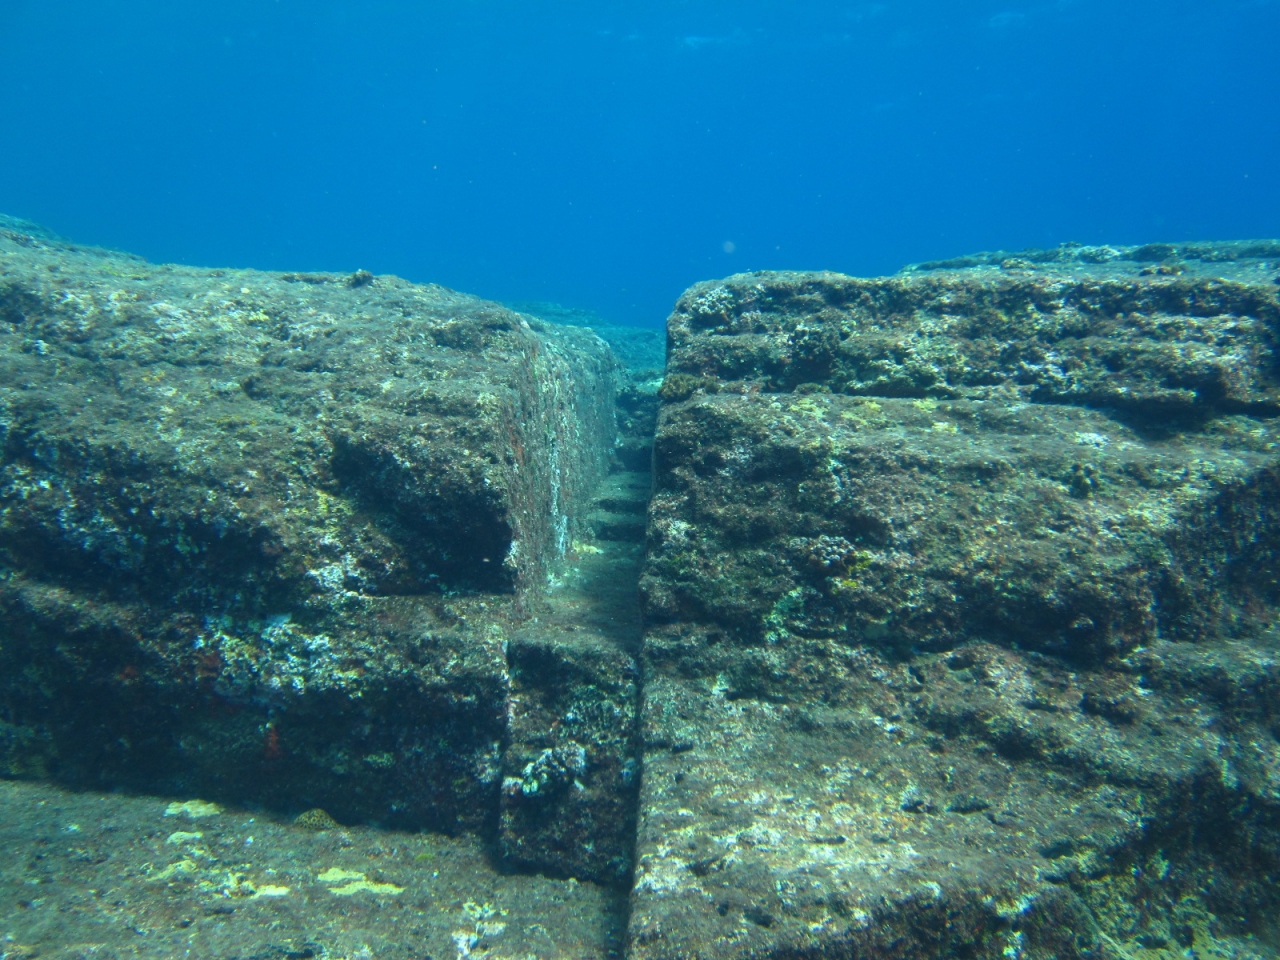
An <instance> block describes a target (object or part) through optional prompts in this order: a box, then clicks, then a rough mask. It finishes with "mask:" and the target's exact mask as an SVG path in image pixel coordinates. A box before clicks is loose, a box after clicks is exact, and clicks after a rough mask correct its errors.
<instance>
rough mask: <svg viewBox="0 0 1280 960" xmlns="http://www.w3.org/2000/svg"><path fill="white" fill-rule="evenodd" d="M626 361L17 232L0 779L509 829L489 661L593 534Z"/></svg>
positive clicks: (7, 394) (428, 298) (3, 470)
mask: <svg viewBox="0 0 1280 960" xmlns="http://www.w3.org/2000/svg"><path fill="white" fill-rule="evenodd" d="M614 366H615V365H614V361H613V359H612V356H611V354H610V352H609V350H608V348H607V347H606V346H605V345H604V344H603V343H602V342H601V341H600V340H599V339H598V338H596V337H595V336H593V335H592V334H591V333H590V332H589V331H582V330H571V329H563V328H557V327H553V326H550V325H547V324H543V323H541V322H540V321H536V320H532V319H531V318H530V319H526V318H523V317H522V316H521V315H519V314H516V313H513V312H511V311H509V310H506V309H505V308H502V307H500V306H497V305H495V304H491V303H486V302H484V301H481V300H478V299H475V298H473V297H468V296H464V295H461V294H458V293H454V292H452V291H449V290H446V289H444V288H441V287H435V286H415V285H413V284H410V283H407V282H404V281H401V280H398V279H396V278H392V277H372V276H370V275H369V274H366V273H356V274H353V275H351V276H332V275H328V274H284V275H280V274H265V273H256V272H251V271H223V270H197V269H191V268H185V267H173V266H154V265H151V264H148V263H145V262H144V261H142V260H139V259H136V258H132V257H129V256H125V255H120V254H115V253H108V252H103V251H97V250H88V249H83V248H77V247H75V246H72V245H68V244H65V243H60V242H58V241H56V240H55V239H53V238H50V237H47V236H39V235H33V234H32V233H29V232H23V231H22V230H19V229H13V230H0V687H2V688H3V692H2V694H0V700H2V701H3V703H4V713H3V718H2V719H3V721H4V726H3V728H2V729H0V737H2V738H3V739H2V741H0V746H3V751H2V752H0V757H2V758H3V763H4V766H5V769H7V770H8V771H10V772H40V771H42V770H43V771H47V772H49V773H52V774H55V775H57V776H59V777H62V778H64V779H68V780H72V781H75V782H78V783H99V784H126V785H130V786H134V787H141V788H147V789H169V790H178V789H181V790H183V791H200V792H202V793H203V794H205V795H216V796H221V797H225V798H227V799H231V800H234V801H239V802H244V801H249V800H257V801H261V802H266V803H270V804H272V805H273V806H277V807H283V808H286V809H290V808H292V809H295V810H297V809H305V808H307V807H312V806H320V807H324V808H325V809H327V810H328V811H329V812H330V813H332V814H333V815H334V816H337V817H339V818H349V819H366V820H368V819H372V820H377V821H380V822H385V823H395V824H400V825H406V826H433V827H436V828H441V829H446V830H453V829H458V828H460V827H461V828H468V829H473V828H478V827H479V826H480V825H481V824H484V823H491V822H496V818H497V805H498V798H499V787H500V780H501V776H502V769H501V764H502V756H501V751H502V744H503V741H504V738H505V736H506V728H507V715H508V695H509V687H510V674H509V669H508V663H507V659H506V652H505V646H504V645H505V642H506V640H507V638H508V636H509V634H510V626H511V623H512V621H513V618H518V616H519V614H520V612H521V610H522V608H524V607H525V606H527V605H528V604H529V603H530V602H533V601H534V599H535V598H536V597H537V595H538V594H539V593H540V592H541V590H542V589H543V587H544V585H545V583H546V581H547V578H548V576H549V575H550V574H551V573H552V572H553V571H554V570H555V569H556V568H557V566H558V565H559V564H560V563H561V562H562V560H563V558H564V557H565V555H566V554H567V552H568V551H569V550H570V549H571V545H572V543H573V540H574V538H575V536H578V535H579V534H580V532H581V531H582V530H584V529H585V525H584V524H583V522H582V521H581V515H582V513H583V512H584V511H585V510H586V509H587V508H588V507H589V506H591V503H592V502H591V497H592V494H593V492H594V489H595V486H596V484H597V483H598V482H599V480H600V479H601V477H602V476H603V475H604V473H605V471H606V470H607V465H608V458H609V454H610V450H611V448H612V444H613V436H614V429H615V427H614V420H613V399H614V389H615V387H614Z"/></svg>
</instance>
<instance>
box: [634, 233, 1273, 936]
mask: <svg viewBox="0 0 1280 960" xmlns="http://www.w3.org/2000/svg"><path fill="white" fill-rule="evenodd" d="M1273 248H1274V249H1273ZM1268 251H1270V252H1268ZM1272 257H1275V259H1269V258H1272ZM1278 266H1280V246H1277V245H1271V246H1267V245H1265V244H1263V245H1259V244H1235V245H1232V244H1227V245H1220V246H1218V247H1213V246H1211V245H1198V246H1195V245H1192V246H1185V247H1183V246H1180V247H1176V248H1174V247H1171V248H1169V251H1167V252H1166V254H1162V255H1161V256H1159V257H1157V256H1155V255H1154V253H1153V252H1152V251H1151V250H1148V249H1146V248H1142V249H1134V248H1064V249H1062V250H1059V251H1056V252H1053V251H1039V252H1035V255H1034V256H1031V255H1029V256H1027V257H1018V256H1010V255H1000V256H999V257H998V258H997V257H995V256H994V255H983V256H981V257H978V258H973V260H972V262H970V261H968V260H966V261H964V262H957V263H943V264H933V265H922V266H921V267H917V268H912V269H910V270H908V271H905V272H904V273H903V274H901V275H899V276H896V277H889V278H882V279H876V280H860V279H854V278H850V277H844V276H840V275H837V274H802V273H788V274H778V273H761V274H745V275H739V276H735V277H731V278H728V279H727V280H724V281H718V282H710V283H704V284H699V285H697V286H695V287H693V288H692V289H690V290H689V291H688V292H687V293H686V294H685V295H684V297H682V298H681V300H680V301H679V303H678V304H677V306H676V308H675V311H674V313H673V314H672V316H671V319H670V321H669V324H668V334H669V345H670V353H669V362H668V367H667V375H666V378H665V380H664V383H663V386H662V389H661V394H662V397H663V401H664V402H663V407H662V411H661V414H660V417H659V421H658V428H657V437H656V441H655V453H654V464H655V474H654V496H653V500H652V503H651V506H650V513H649V536H648V551H647V559H646V567H645V573H644V575H643V578H642V587H643V592H644V598H645V615H646V624H647V626H646V635H645V643H644V654H643V664H644V669H645V695H644V709H643V712H642V735H643V739H644V744H645V776H644V783H643V787H642V792H641V800H640V815H639V828H638V829H639V832H638V847H637V858H638V859H637V873H636V883H635V887H634V891H633V895H632V917H631V942H632V955H633V956H635V957H641V958H655V960H656V958H674V957H682V958H684V957H690V958H691V957H699V958H703V957H706V958H710V957H724V958H729V957H752V958H763V957H779V958H781V957H799V956H823V957H858V956H866V955H871V954H881V953H886V954H892V955H894V956H901V957H921V958H923V957H941V956H946V955H949V954H953V953H957V952H959V953H963V954H965V955H968V956H991V957H997V956H1004V957H1008V956H1027V957H1035V958H1040V957H1044V958H1048V957H1050V956H1057V957H1064V956H1086V955H1089V956H1102V955H1105V956H1123V955H1126V953H1127V951H1129V950H1133V949H1148V948H1150V949H1156V948H1157V947H1158V946H1159V945H1161V944H1171V945H1174V946H1171V947H1170V949H1185V948H1186V946H1187V945H1188V944H1189V943H1190V942H1192V941H1194V942H1195V943H1197V944H1198V945H1200V946H1202V947H1206V948H1212V949H1219V948H1221V949H1227V947H1226V946H1224V945H1225V944H1228V943H1229V942H1237V943H1243V942H1244V941H1233V940H1232V938H1233V937H1246V936H1250V935H1253V936H1274V934H1275V930H1274V929H1272V928H1271V927H1269V926H1268V923H1269V920H1268V918H1269V917H1271V916H1274V915H1275V911H1276V910H1277V908H1278V907H1280V903H1278V902H1277V900H1276V890H1277V889H1280V887H1278V886H1277V879H1278V878H1280V843H1278V842H1277V838H1278V837H1280V832H1278V830H1280V727H1278V726H1277V722H1276V717H1277V713H1276V709H1275V705H1274V702H1273V700H1274V698H1273V696H1272V694H1273V693H1274V690H1275V685H1276V683H1277V681H1278V679H1280V673H1278V668H1277V664H1278V663H1280V638H1278V637H1277V635H1276V633H1275V631H1274V629H1273V627H1272V624H1273V623H1274V622H1275V621H1276V619H1277V614H1278V613H1280V611H1278V610H1277V607H1276V603H1277V594H1276V589H1275V579H1274V576H1275V575H1274V570H1275V560H1276V550H1277V546H1280V527H1277V525H1276V523H1275V518H1274V511H1273V510H1272V508H1271V503H1272V501H1273V500H1274V497H1273V496H1272V493H1273V487H1274V484H1275V477H1276V474H1277V469H1278V468H1280V463H1278V461H1277V457H1278V453H1277V451H1280V435H1277V430H1280V426H1278V424H1280V420H1278V419H1277V413H1280V375H1278V374H1277V370H1278V369H1280V366H1278V363H1277V354H1276V348H1277V343H1276V338H1277V336H1278V335H1280V307H1278V305H1277V296H1276V284H1275V283H1274V282H1273V280H1274V278H1275V277H1276V271H1277V267H1278ZM1237 704H1238V705H1239V706H1237ZM1225 819H1229V820H1230V821H1231V823H1232V828H1231V829H1230V830H1223V829H1221V828H1220V827H1219V824H1220V823H1222V822H1223V820H1225Z"/></svg>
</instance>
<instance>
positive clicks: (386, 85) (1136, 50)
mask: <svg viewBox="0 0 1280 960" xmlns="http://www.w3.org/2000/svg"><path fill="white" fill-rule="evenodd" d="M0 211H3V212H6V213H10V214H14V215H18V216H23V217H27V218H29V219H32V220H36V221H38V222H40V223H43V224H45V225H47V226H49V227H51V228H53V229H55V230H57V231H59V232H60V233H62V234H64V235H66V236H69V237H72V238H74V239H76V240H78V241H83V242H87V243H96V244H102V245H107V246H112V247H117V248H120V249H125V250H129V251H133V252H137V253H140V254H143V255H144V256H146V257H148V258H149V259H152V260H156V261H180V262H186V263H197V264H205V265H218V266H253V267H260V268H266V269H290V270H294V269H304V270H306V269H314V270H319V269H331V270H351V269H355V268H365V269H369V270H373V271H375V272H380V273H381V272H387V273H398V274H400V275H402V276H405V277H408V278H411V279H414V280H422V281H428V280H430V281H437V282H441V283H445V284H447V285H449V286H452V287H456V288H459V289H463V290H467V291H471V292H476V293H480V294H483V295H486V296H490V297H494V298H499V299H504V300H531V299H538V300H555V301H560V302H563V303H567V304H571V305H575V306H579V307H584V308H588V309H593V310H596V311H598V312H600V313H601V314H603V315H605V316H607V317H609V318H611V319H613V320H616V321H622V322H633V323H658V322H660V321H661V320H662V319H663V318H664V317H665V315H666V313H667V312H668V310H669V308H670V305H671V303H672V301H673V300H674V298H675V297H676V296H677V295H678V294H679V292H680V291H681V290H682V289H683V288H684V287H685V286H686V285H688V284H689V283H691V282H693V281H695V280H698V279H704V278H708V277H715V276H721V275H724V274H727V273H731V272H734V271H738V270H746V269H765V268H805V269H819V268H826V269H837V270H842V271H846V272H851V273H857V274H876V273H883V272H889V271H893V270H896V269H897V268H899V267H900V266H901V265H902V264H904V263H907V262H911V261H919V260H923V259H929V258H934V257H940V256H948V255H953V254H959V253H964V252H970V251H974V250H979V249H993V248H1004V249H1014V248H1020V247H1023V246H1028V245H1050V244H1055V243H1058V242H1060V241H1065V240H1076V241H1081V242H1086V243H1094V242H1114V243H1128V242H1143V241H1149V240H1179V239H1215V238H1236V237H1258V236H1277V235H1280V2H1274V0H1195V2H1189V0H1029V2H1014V0H1003V2H982V0H974V2H968V0H894V2H883V3H839V2H821V0H817V2H787V3H783V2H760V0H755V2H752V0H745V2H744V0H739V2H727V0H648V2H643V3H641V2H633V3H617V2H612V3H611V2H593V3H577V2H545V3H538V2H530V0H522V2H505V0H504V2H498V0H441V2H426V3H411V2H407V0H400V2H389V0H366V2H354V0H353V2H332V0H305V2H304V0H219V2H217V3H213V2H205V0H191V2H174V0H165V2H154V0H139V2H120V0H0Z"/></svg>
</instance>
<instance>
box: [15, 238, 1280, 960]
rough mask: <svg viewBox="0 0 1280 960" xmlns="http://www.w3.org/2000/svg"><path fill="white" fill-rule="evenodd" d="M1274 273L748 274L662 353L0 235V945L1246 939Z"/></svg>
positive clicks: (1252, 890)
mask: <svg viewBox="0 0 1280 960" xmlns="http://www.w3.org/2000/svg"><path fill="white" fill-rule="evenodd" d="M1278 289H1280V244H1277V243H1272V242H1249V243H1228V244H1178V245H1158V244H1156V245H1148V246H1145V247H1136V248H1126V247H1083V246H1067V247H1061V248H1055V249H1053V250H1036V251H1024V252H1022V253H1020V254H1008V253H991V254H979V255H975V256H972V257H964V258H958V259H956V260H953V261H944V262H938V263H931V264H920V265H916V266H913V267H909V268H907V269H906V270H904V271H903V272H902V273H900V274H898V275H896V276H892V277H885V278H878V279H857V278H852V277H846V276H842V275H838V274H831V273H758V274H744V275H739V276H735V277H730V278H728V279H725V280H721V281H715V282H709V283H704V284H699V285H697V286H695V287H693V288H692V289H690V290H689V291H688V292H687V293H686V294H685V295H684V296H683V297H681V298H680V300H679V301H678V303H677V305H676V308H675V311H674V312H673V314H672V316H671V318H670V321H669V323H668V328H667V362H666V370H665V375H664V376H662V377H659V376H658V371H657V370H655V369H654V368H653V364H654V361H655V358H656V350H655V347H656V344H655V341H654V338H653V336H652V335H651V334H645V333H643V332H637V331H630V330H624V329H622V328H612V329H608V330H603V331H602V335H601V336H597V335H596V334H594V333H593V332H591V330H589V329H587V328H586V327H583V326H580V324H581V323H585V322H595V320H594V319H593V318H589V317H586V316H585V315H581V314H580V313H579V312H574V311H566V309H565V308H560V307H555V305H549V304H538V305H531V306H530V307H529V309H528V311H526V312H516V311H513V310H510V309H508V308H506V307H503V306H500V305H498V304H493V303H489V302H486V301H482V300H479V299H476V298H473V297H469V296H466V295H463V294H459V293H456V292H454V291H450V290H446V289H444V288H441V287H436V286H430V285H425V286H424V285H414V284H411V283H407V282H405V281H402V280H399V279H396V278H394V277H375V276H372V275H371V274H368V273H365V272H363V271H358V272H355V273H350V274H327V273H326V274H319V273H284V274H281V273H263V272H254V271H233V270H201V269H195V268H189V267H176V266H157V265H152V264H149V263H146V262H145V261H142V260H140V259H137V258H133V257H129V256H127V255H124V254H118V253H113V252H108V251H101V250H94V249H88V248H82V247H78V246H76V245H74V244H71V243H69V242H67V241H65V240H62V239H60V238H58V237H57V236H55V235H53V234H51V233H48V232H47V231H42V230H40V229H39V228H37V227H35V226H33V225H31V224H27V223H25V222H23V221H16V220H12V219H0V774H2V775H3V776H5V777H6V778H10V780H9V782H8V783H7V784H6V785H5V786H4V790H2V791H0V808H2V809H0V812H2V813H3V814H4V816H3V817H0V829H3V831H4V835H5V844H6V847H5V849H6V851H8V850H9V849H10V848H12V850H13V851H16V852H17V856H15V857H11V858H10V859H11V860H12V861H13V862H12V863H11V864H9V865H7V866H4V867H0V897H4V898H8V901H9V902H8V904H7V905H5V904H0V910H7V911H8V915H7V916H6V922H7V926H5V927H3V928H0V956H24V957H25V956H36V955H40V956H45V955H48V956H68V957H70V956H87V955H95V956H96V955H102V956H107V955H112V956H139V957H142V956H165V955H169V954H171V953H172V952H173V951H174V950H184V951H187V952H191V951H195V952H198V953H201V955H204V954H208V955H210V956H214V955H217V956H228V957H230V956H261V957H267V956H271V957H275V956H280V957H285V956H299V957H307V956H315V957H321V956H335V957H336V956H350V957H357V956H359V957H368V956H383V955H386V956H388V957H398V956H404V957H406V958H408V957H418V956H435V957H441V956H454V955H456V956H459V957H462V956H476V955H486V956H494V957H506V956H510V957H516V956H519V957H546V958H552V957H570V956H572V957H575V958H586V957H593V958H594V957H612V956H621V955H623V954H626V955H628V956H630V957H633V958H635V960H739V958H741V960H748V958H750V960H798V958H819V957H822V958H831V960H835V958H848V960H854V958H871V957H881V956H884V957H889V956H891V957H899V958H906V960H942V958H949V957H953V956H958V957H967V958H972V960H982V958H993V960H994V958H1000V960H1051V958H1057V960H1070V958H1096V960H1174V958H1179V960H1197V958H1200V960H1209V958H1224V960H1225V958H1233V960H1246V958H1253V957H1259V958H1261V957H1274V956H1276V955H1277V953H1278V951H1280V927H1278V926H1277V923H1276V920H1275V918H1276V917H1277V916H1280V579H1278V576H1280V575H1278V574H1277V570H1280V563H1278V561H1280V556H1278V554H1280V514H1278V512H1277V511H1278V510H1280V507H1278V506H1277V504H1280V353H1277V350H1278V349H1280V302H1278V300H1277V290H1278ZM538 314H541V316H539V315H538ZM548 318H553V319H557V320H558V321H564V322H556V323H552V322H549V320H548ZM566 323H567V324H569V325H566ZM602 337H603V339H602ZM606 341H608V342H606ZM609 343H613V344H615V345H616V346H617V349H618V351H619V352H620V353H621V355H622V358H623V360H624V364H622V365H620V364H619V363H618V362H617V360H616V359H615V351H613V350H611V349H610V347H609ZM19 780H27V781H43V782H37V783H20V782H18V781H19ZM51 781H52V782H56V783H57V784H58V785H57V786H55V785H53V783H51ZM68 785H70V786H73V787H76V788H79V789H80V790H81V792H78V793H74V794H72V793H66V792H64V791H63V788H64V787H66V786H68ZM95 791H97V792H95ZM120 791H126V792H128V791H132V792H135V793H138V794H141V795H142V796H133V797H131V796H125V795H123V794H122V793H121V792H120ZM157 797H163V798H164V799H163V800H160V799H156V798H157ZM194 797H199V798H201V799H199V800H192V799H191V798H194ZM170 820H172V821H173V823H172V825H170V822H169V821H170ZM397 830H410V831H423V830H426V831H435V832H437V833H449V834H466V835H467V836H463V837H457V838H444V837H441V836H434V837H432V836H428V835H424V834H421V833H418V834H412V835H411V834H406V833H396V832H395V831H397ZM499 869H501V870H505V871H507V872H506V874H500V873H499V872H498V871H499ZM578 881H595V882H598V883H599V884H600V886H599V887H596V886H592V885H591V884H580V883H579V882H578ZM628 891H629V897H630V899H629V904H630V906H629V913H628V910H626V909H624V908H623V901H624V900H625V899H626V897H627V895H628ZM89 906H91V907H92V909H91V910H90V909H87V908H88V907H89ZM63 913H67V914H69V915H72V916H73V917H74V918H75V922H73V923H70V924H65V925H64V924H61V923H60V922H59V921H58V920H57V916H58V915H61V914H63ZM624 929H625V938H624V936H623V931H624ZM624 939H625V942H624ZM148 951H149V952H148Z"/></svg>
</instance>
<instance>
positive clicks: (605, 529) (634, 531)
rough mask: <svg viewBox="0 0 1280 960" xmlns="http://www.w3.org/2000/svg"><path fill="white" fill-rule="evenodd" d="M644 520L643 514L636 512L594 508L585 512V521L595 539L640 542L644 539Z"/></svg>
mask: <svg viewBox="0 0 1280 960" xmlns="http://www.w3.org/2000/svg"><path fill="white" fill-rule="evenodd" d="M645 522H646V518H645V516H644V515H643V514H636V513H615V512H613V511H610V510H594V511H592V512H591V513H589V514H587V523H588V524H589V525H590V526H591V532H592V533H593V534H594V535H595V537H596V539H597V540H613V541H618V542H622V543H642V542H643V541H644V533H645Z"/></svg>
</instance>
